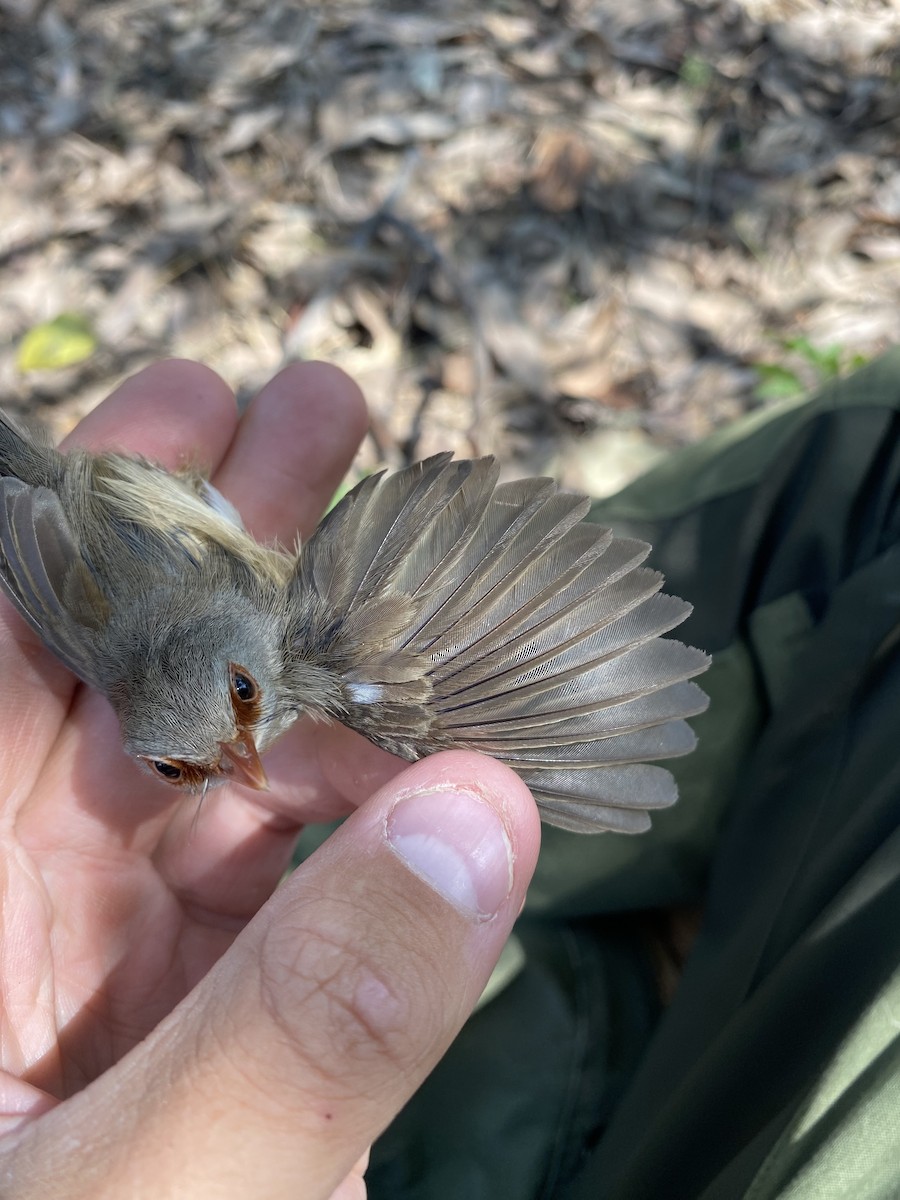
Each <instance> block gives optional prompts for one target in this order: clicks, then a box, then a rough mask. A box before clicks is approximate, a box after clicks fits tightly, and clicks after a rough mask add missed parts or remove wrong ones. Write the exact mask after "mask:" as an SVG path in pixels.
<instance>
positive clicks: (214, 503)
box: [200, 479, 244, 529]
mask: <svg viewBox="0 0 900 1200" xmlns="http://www.w3.org/2000/svg"><path fill="white" fill-rule="evenodd" d="M200 494H201V495H202V497H203V499H204V500H205V501H206V503H207V504H208V505H209V507H210V508H211V509H212V510H213V512H216V513H218V514H219V516H220V517H224V518H225V520H226V521H230V522H231V524H232V525H236V526H237V528H238V529H243V528H244V522H243V521H242V520H241V514H240V513H239V512H238V510H237V509H236V508H235V507H234V505H233V504H232V503H231V501H230V500H226V499H225V497H224V496H223V495H222V493H221V492H220V491H219V489H218V488H216V487H213V485H212V484H211V483H210V482H209V480H208V479H204V480H203V482H202V483H201V485H200Z"/></svg>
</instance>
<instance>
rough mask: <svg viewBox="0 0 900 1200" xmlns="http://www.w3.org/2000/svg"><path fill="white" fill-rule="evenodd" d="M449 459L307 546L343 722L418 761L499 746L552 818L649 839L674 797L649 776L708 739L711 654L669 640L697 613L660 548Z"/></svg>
mask: <svg viewBox="0 0 900 1200" xmlns="http://www.w3.org/2000/svg"><path fill="white" fill-rule="evenodd" d="M497 474H498V469H497V465H496V463H494V462H493V461H492V460H491V459H481V460H479V461H477V462H452V461H451V456H450V455H449V454H446V455H438V456H435V457H434V458H431V459H428V460H427V461H426V462H424V463H420V464H417V465H416V466H414V467H410V468H408V469H407V470H405V471H401V472H399V473H398V474H396V475H393V476H384V475H381V476H373V477H370V478H369V479H366V480H364V481H363V483H361V484H360V485H359V486H358V487H357V488H356V489H355V490H354V491H353V492H351V493H350V495H349V496H347V497H346V498H345V500H344V502H343V503H342V504H341V505H340V506H338V508H337V509H335V510H334V511H333V512H332V513H331V514H329V516H328V517H326V518H325V520H324V521H323V523H322V524H321V525H320V526H319V528H318V529H317V530H316V532H315V533H314V534H313V536H312V538H311V539H310V540H309V542H307V544H306V545H305V546H304V547H303V549H302V550H301V553H300V559H299V563H298V568H297V572H296V575H295V578H294V579H293V580H292V582H291V583H290V584H289V587H290V589H291V592H292V596H293V602H292V611H293V612H294V614H295V616H294V620H295V622H296V624H295V627H294V630H293V632H292V635H291V639H290V640H291V644H292V646H293V647H294V648H295V653H296V654H298V655H299V657H300V658H301V659H309V660H312V661H316V662H318V663H319V664H320V665H322V666H326V667H328V668H329V669H331V670H333V671H334V673H335V674H336V675H338V676H339V677H340V679H341V680H342V691H343V694H342V706H343V713H342V715H341V719H342V720H343V721H344V722H345V723H346V724H348V725H350V726H352V727H353V728H356V729H358V730H360V732H362V733H364V734H365V735H366V736H367V737H369V738H370V739H371V740H372V741H373V742H375V743H376V744H377V745H379V746H382V747H383V748H384V749H386V750H389V751H391V752H392V753H394V754H398V755H400V756H401V757H402V758H406V759H408V760H410V761H414V760H416V759H418V758H422V757H423V756H424V755H426V754H429V753H432V752H433V751H435V750H439V749H446V748H451V747H464V748H470V749H477V750H483V751H484V752H486V753H489V754H493V755H495V756H496V757H498V758H501V759H503V760H504V761H505V762H507V763H509V764H510V765H511V766H512V767H514V768H515V769H516V770H517V771H518V772H519V774H520V775H522V777H523V778H524V779H525V781H526V782H527V783H528V785H529V786H530V787H531V789H532V791H533V792H534V795H535V798H536V799H537V802H538V804H539V806H540V808H541V814H542V816H543V817H544V819H545V820H547V821H549V822H550V823H551V824H555V825H560V826H562V827H563V828H566V829H573V830H577V831H579V832H595V831H597V830H598V829H603V828H608V829H618V830H623V831H638V830H641V829H645V828H647V826H648V825H649V817H648V816H647V811H648V810H650V809H653V808H661V807H664V806H665V805H667V804H671V803H672V802H673V801H674V800H675V798H676V794H677V793H676V789H675V785H674V781H673V780H672V777H671V775H670V774H669V772H668V771H666V770H664V769H663V768H660V767H654V766H649V765H646V763H647V760H652V759H660V758H670V757H673V756H675V755H679V754H685V753H687V752H688V751H689V750H691V749H692V748H693V745H694V736H693V734H692V732H691V730H690V729H689V727H688V726H687V724H686V723H685V721H684V718H685V717H690V716H694V715H696V714H697V713H700V712H702V711H703V710H704V709H705V708H706V704H707V699H706V696H705V695H704V693H703V692H702V691H701V690H700V689H699V688H698V687H697V686H696V685H695V684H693V683H690V682H688V680H690V678H691V677H692V676H694V675H697V674H699V673H700V672H701V671H703V670H704V669H705V668H706V666H707V664H708V659H707V657H706V655H704V654H702V653H701V652H700V651H699V650H695V649H693V648H692V647H689V646H684V645H682V644H680V643H679V642H675V641H671V640H664V639H662V638H661V637H660V635H661V634H663V633H666V632H668V631H669V630H671V629H672V628H674V627H675V626H676V625H678V624H680V623H681V621H683V620H684V619H685V617H686V616H687V615H688V613H689V612H690V605H688V604H686V603H685V602H684V601H682V600H679V599H677V598H676V597H673V596H667V595H663V594H661V593H660V591H659V589H660V587H661V585H662V576H661V575H659V574H658V573H657V572H654V571H650V570H647V569H646V568H644V567H642V566H641V565H640V564H641V563H642V562H643V560H644V559H645V558H646V556H647V554H648V553H649V550H650V547H649V546H647V545H646V544H644V543H642V542H637V541H633V540H630V539H625V538H614V537H613V535H612V533H611V532H610V531H609V530H607V529H603V528H600V527H598V526H595V525H591V524H587V523H585V522H584V520H583V518H584V517H585V515H586V514H587V511H588V508H589V502H588V501H587V500H586V499H585V498H583V497H579V496H572V495H569V494H566V493H563V492H560V491H559V490H558V489H557V488H556V487H555V485H554V484H553V483H552V482H551V481H549V480H541V479H526V480H518V481H516V482H514V483H508V484H501V485H500V486H497Z"/></svg>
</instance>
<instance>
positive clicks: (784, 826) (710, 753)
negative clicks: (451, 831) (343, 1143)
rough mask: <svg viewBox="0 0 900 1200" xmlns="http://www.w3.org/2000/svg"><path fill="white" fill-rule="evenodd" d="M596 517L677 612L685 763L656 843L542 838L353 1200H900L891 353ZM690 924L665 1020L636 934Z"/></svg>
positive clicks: (656, 976)
mask: <svg viewBox="0 0 900 1200" xmlns="http://www.w3.org/2000/svg"><path fill="white" fill-rule="evenodd" d="M594 516H595V519H596V520H598V521H601V522H603V523H606V524H610V525H613V526H614V527H615V528H616V529H617V530H618V531H620V532H627V533H631V534H637V535H638V536H641V537H645V538H646V539H647V540H649V541H651V542H652V543H653V546H654V553H653V556H652V559H651V561H652V562H653V563H654V565H656V566H658V567H660V568H662V570H663V571H664V572H665V574H666V577H667V588H668V589H670V590H671V591H673V592H676V593H678V594H680V595H682V596H685V597H686V598H687V599H689V600H691V601H692V602H693V604H694V605H695V611H694V613H693V615H692V616H691V618H690V619H689V621H688V622H687V623H686V624H685V625H684V626H683V627H682V629H681V630H679V635H681V634H682V633H683V636H684V638H685V640H687V641H690V642H693V644H695V645H698V646H702V647H704V648H705V649H708V650H710V651H712V652H713V654H714V665H713V668H712V669H711V671H710V672H709V674H708V675H707V676H706V677H705V682H704V686H705V687H706V689H707V690H708V691H709V693H710V695H711V697H712V704H711V707H710V710H709V712H708V713H707V714H705V715H704V716H703V717H701V718H698V719H697V721H696V722H695V727H696V729H697V732H698V733H699V735H700V747H699V750H698V751H697V752H696V753H695V754H693V755H692V756H691V757H690V758H689V759H686V760H682V761H680V762H679V763H677V764H675V769H676V774H677V775H678V777H679V781H680V784H681V793H682V794H681V799H680V801H679V803H678V805H676V807H675V808H674V809H671V810H668V811H666V812H664V813H660V814H659V815H657V816H656V817H655V818H654V827H653V830H652V831H651V832H650V833H649V834H646V835H642V836H640V837H634V838H629V837H624V836H617V835H613V834H608V835H605V836H603V837H599V838H583V837H582V838H579V837H576V836H574V835H569V834H565V833H562V832H560V831H558V830H554V829H548V830H546V832H545V841H544V849H543V851H542V856H541V861H540V864H539V868H538V872H537V876H536V878H535V881H534V884H533V886H532V888H531V892H530V897H529V903H528V906H527V909H526V912H525V915H524V916H523V918H522V920H521V921H520V922H519V924H518V926H517V929H516V935H515V938H514V941H513V942H512V943H511V944H510V947H509V948H508V950H507V954H506V955H505V959H504V963H503V964H502V967H501V972H500V974H499V975H498V977H497V980H496V986H495V988H494V989H493V992H494V993H495V994H493V995H492V996H491V998H489V999H487V1000H486V1001H485V1003H483V1004H482V1006H481V1007H480V1008H479V1010H478V1012H477V1013H476V1014H475V1015H474V1016H473V1018H472V1019H471V1020H470V1022H469V1023H468V1025H467V1026H466V1028H465V1029H464V1030H463V1032H462V1034H461V1035H460V1037H459V1038H458V1039H457V1041H456V1043H455V1044H454V1046H453V1047H452V1048H451V1051H450V1053H449V1054H448V1055H447V1057H446V1059H445V1060H444V1061H443V1062H442V1063H441V1064H440V1066H439V1067H438V1068H437V1070H436V1071H435V1072H434V1073H433V1075H432V1076H431V1077H430V1079H429V1080H428V1081H427V1082H426V1083H425V1085H424V1086H423V1087H422V1089H421V1090H420V1092H419V1094H418V1095H417V1096H416V1097H415V1098H414V1099H413V1101H412V1102H411V1103H410V1105H409V1106H408V1107H407V1109H406V1110H405V1111H404V1112H403V1113H402V1114H401V1115H400V1117H399V1118H398V1119H397V1121H395V1123H394V1124H393V1125H392V1126H391V1128H390V1129H389V1130H388V1131H387V1133H386V1134H385V1135H384V1137H383V1138H382V1139H381V1140H380V1142H379V1143H378V1144H377V1146H376V1147H375V1151H374V1153H373V1159H372V1166H371V1169H370V1172H369V1175H368V1180H369V1190H370V1196H371V1198H372V1200H482V1198H483V1200H538V1198H541V1200H548V1198H550V1197H552V1198H553V1200H598V1198H601V1197H602V1198H606V1197H608V1198H610V1200H679V1198H681V1197H684V1198H690V1200H736V1198H739V1197H746V1198H748V1200H772V1198H774V1197H779V1198H780V1200H788V1198H790V1200H813V1198H815V1200H821V1198H827V1200H836V1198H840V1197H847V1198H848V1200H849V1198H851V1197H852V1200H876V1198H878V1200H886V1198H888V1197H900V974H898V961H900V652H898V643H900V353H893V354H890V355H888V356H887V357H885V358H883V359H882V360H880V361H879V362H877V363H875V364H873V365H871V366H869V367H867V368H865V369H864V370H862V371H860V372H859V373H858V374H856V375H855V376H853V377H852V378H851V379H849V380H846V381H843V382H840V383H836V384H833V385H830V386H828V387H826V388H825V389H824V391H823V392H822V393H821V394H820V395H819V396H817V397H816V398H814V399H813V400H811V401H808V402H804V403H791V404H786V405H782V406H779V407H778V408H775V409H767V410H765V411H763V412H760V413H757V414H753V415H752V416H750V417H748V418H747V419H745V420H744V421H742V422H740V423H739V424H737V425H735V426H734V427H732V428H730V429H728V430H727V431H725V432H723V433H721V434H719V435H717V436H715V437H713V438H711V439H710V440H709V441H707V442H706V443H704V444H702V445H700V446H697V447H693V448H691V449H689V450H686V451H684V452H681V453H679V454H677V455H675V456H673V457H672V458H671V459H670V460H668V461H666V462H665V463H664V464H663V465H662V466H661V467H660V468H658V469H657V470H655V471H653V472H651V474H649V475H648V476H646V477H645V478H643V479H641V480H639V481H638V482H637V483H635V484H634V485H632V486H631V487H630V488H628V489H627V490H626V491H624V492H623V493H622V494H620V495H619V496H617V497H615V498H614V499H612V500H610V501H605V502H603V503H599V504H597V505H596V506H595V512H594ZM694 906H696V907H697V910H698V911H701V910H702V914H703V916H702V923H701V926H700V932H699V935H698V936H697V939H696V942H695V943H694V945H693V948H692V949H691V950H690V953H689V955H688V958H687V963H686V966H685V970H684V973H683V976H682V978H681V980H680V983H679V984H678V986H677V989H676V991H675V995H674V999H673V1000H672V1002H671V1003H670V1004H668V1006H665V1005H664V1004H663V1003H662V1002H661V999H660V969H659V967H660V962H659V955H658V947H659V945H660V940H661V939H660V938H659V937H658V936H657V935H658V934H659V932H660V930H661V929H662V928H663V923H664V920H668V918H665V919H664V918H662V917H661V916H659V915H656V916H654V915H652V914H651V913H650V912H649V910H653V911H656V912H658V911H659V910H664V911H668V912H670V913H671V912H673V911H674V912H675V914H676V919H675V921H674V923H671V922H670V926H669V929H670V931H671V929H675V930H676V931H678V930H684V928H685V927H686V926H687V925H688V924H689V914H690V911H691V909H692V908H693V907H694ZM662 941H663V942H665V941H666V939H665V938H663V939H662ZM655 947H656V949H655Z"/></svg>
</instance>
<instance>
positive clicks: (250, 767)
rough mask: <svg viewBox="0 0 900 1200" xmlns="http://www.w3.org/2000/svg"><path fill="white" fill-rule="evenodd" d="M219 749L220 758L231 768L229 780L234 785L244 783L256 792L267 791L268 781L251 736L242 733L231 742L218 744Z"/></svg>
mask: <svg viewBox="0 0 900 1200" xmlns="http://www.w3.org/2000/svg"><path fill="white" fill-rule="evenodd" d="M219 749H220V750H221V751H222V758H223V759H225V760H226V761H227V763H228V765H229V767H230V768H231V769H230V771H229V772H228V774H229V777H230V778H231V779H233V780H235V782H236V783H244V784H246V785H247V787H251V788H253V789H254V790H255V791H257V792H267V791H268V790H269V781H268V779H267V778H266V772H265V769H264V768H263V765H262V763H261V762H260V761H259V754H258V753H257V750H256V743H255V742H254V740H253V735H252V734H250V733H244V734H242V735H241V737H238V738H235V740H234V741H233V742H220V743H219Z"/></svg>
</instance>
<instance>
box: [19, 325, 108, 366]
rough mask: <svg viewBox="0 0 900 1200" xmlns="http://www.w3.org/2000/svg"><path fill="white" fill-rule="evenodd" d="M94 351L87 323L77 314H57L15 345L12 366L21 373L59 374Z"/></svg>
mask: <svg viewBox="0 0 900 1200" xmlns="http://www.w3.org/2000/svg"><path fill="white" fill-rule="evenodd" d="M96 349H97V339H96V338H95V337H94V333H93V330H92V329H91V327H90V325H89V324H88V322H87V320H86V319H85V318H84V317H82V316H79V315H78V313H60V315H59V316H58V317H54V318H53V320H52V321H45V322H44V323H43V324H42V325H35V326H34V328H33V329H29V330H28V332H27V333H26V334H25V336H24V337H23V338H22V340H21V342H20V343H19V349H18V352H17V354H16V366H17V367H18V369H19V370H20V371H23V372H25V371H50V370H59V369H60V368H61V367H71V366H73V365H74V364H75V363H80V362H84V360H85V359H87V358H90V357H91V355H92V354H93V353H94V351H95V350H96Z"/></svg>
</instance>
